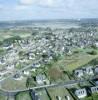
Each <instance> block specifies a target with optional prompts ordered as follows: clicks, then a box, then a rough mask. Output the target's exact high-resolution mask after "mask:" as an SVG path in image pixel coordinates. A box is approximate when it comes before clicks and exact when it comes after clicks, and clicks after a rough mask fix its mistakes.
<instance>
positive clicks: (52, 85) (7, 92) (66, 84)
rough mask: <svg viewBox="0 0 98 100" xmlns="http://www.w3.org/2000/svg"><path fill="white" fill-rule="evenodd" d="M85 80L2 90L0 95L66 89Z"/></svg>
mask: <svg viewBox="0 0 98 100" xmlns="http://www.w3.org/2000/svg"><path fill="white" fill-rule="evenodd" d="M86 81H87V80H71V81H68V82H64V83H56V84H50V85H43V86H38V87H32V88H27V89H23V90H15V91H14V90H13V91H7V90H4V89H2V90H1V91H0V93H2V94H3V95H6V96H8V95H9V96H13V95H15V94H17V93H18V92H24V91H29V90H36V89H43V88H51V87H62V86H63V87H65V88H68V87H71V86H74V85H76V84H78V83H82V82H86Z"/></svg>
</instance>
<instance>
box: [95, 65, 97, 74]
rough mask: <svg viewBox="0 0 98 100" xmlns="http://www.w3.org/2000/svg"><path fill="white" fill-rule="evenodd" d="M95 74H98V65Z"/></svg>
mask: <svg viewBox="0 0 98 100" xmlns="http://www.w3.org/2000/svg"><path fill="white" fill-rule="evenodd" d="M94 72H95V73H96V74H98V65H97V66H96V67H95V69H94Z"/></svg>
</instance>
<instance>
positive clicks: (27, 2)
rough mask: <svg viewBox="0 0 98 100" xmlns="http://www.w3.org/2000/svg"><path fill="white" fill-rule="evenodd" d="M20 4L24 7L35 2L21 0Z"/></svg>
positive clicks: (33, 0)
mask: <svg viewBox="0 0 98 100" xmlns="http://www.w3.org/2000/svg"><path fill="white" fill-rule="evenodd" d="M19 2H20V4H22V5H31V4H33V3H34V2H35V0H20V1H19Z"/></svg>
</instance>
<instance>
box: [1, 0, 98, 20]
mask: <svg viewBox="0 0 98 100" xmlns="http://www.w3.org/2000/svg"><path fill="white" fill-rule="evenodd" d="M97 17H98V0H0V20H1V21H2V20H24V19H70V18H97Z"/></svg>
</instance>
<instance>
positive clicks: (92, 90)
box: [91, 86, 98, 94]
mask: <svg viewBox="0 0 98 100" xmlns="http://www.w3.org/2000/svg"><path fill="white" fill-rule="evenodd" d="M91 93H92V94H93V93H98V86H94V87H91Z"/></svg>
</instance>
